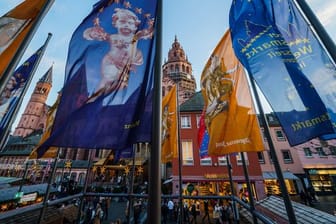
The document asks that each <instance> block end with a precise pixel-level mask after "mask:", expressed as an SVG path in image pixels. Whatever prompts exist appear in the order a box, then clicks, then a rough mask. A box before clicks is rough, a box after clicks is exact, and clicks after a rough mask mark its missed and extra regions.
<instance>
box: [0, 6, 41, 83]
mask: <svg viewBox="0 0 336 224" xmlns="http://www.w3.org/2000/svg"><path fill="white" fill-rule="evenodd" d="M46 2H47V0H26V1H24V2H22V3H21V4H19V5H17V6H16V7H15V8H14V9H12V10H11V11H9V12H7V13H6V14H5V15H3V16H1V17H0V77H1V76H2V75H3V73H4V71H5V70H6V68H7V67H8V65H9V63H11V61H12V59H13V58H14V56H15V54H16V52H17V51H18V50H20V49H22V44H23V42H24V41H25V38H26V37H27V36H28V33H29V32H30V30H31V29H32V28H33V26H34V24H35V22H36V20H37V17H38V15H39V13H40V11H41V10H42V8H43V6H44V5H45V4H46Z"/></svg>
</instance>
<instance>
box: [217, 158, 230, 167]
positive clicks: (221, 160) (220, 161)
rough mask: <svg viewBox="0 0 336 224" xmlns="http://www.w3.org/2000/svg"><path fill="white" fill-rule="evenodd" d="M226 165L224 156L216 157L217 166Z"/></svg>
mask: <svg viewBox="0 0 336 224" xmlns="http://www.w3.org/2000/svg"><path fill="white" fill-rule="evenodd" d="M227 164H228V162H227V159H226V156H220V157H218V165H219V166H226V165H227Z"/></svg>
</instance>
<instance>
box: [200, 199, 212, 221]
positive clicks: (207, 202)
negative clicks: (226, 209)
mask: <svg viewBox="0 0 336 224" xmlns="http://www.w3.org/2000/svg"><path fill="white" fill-rule="evenodd" d="M203 203H204V216H203V218H202V223H204V220H205V219H206V218H208V223H211V222H210V214H209V201H208V200H204V202H203Z"/></svg>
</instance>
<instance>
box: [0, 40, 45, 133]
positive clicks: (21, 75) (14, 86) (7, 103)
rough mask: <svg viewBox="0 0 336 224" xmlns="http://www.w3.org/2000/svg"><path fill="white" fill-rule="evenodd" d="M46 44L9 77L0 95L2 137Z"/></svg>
mask: <svg viewBox="0 0 336 224" xmlns="http://www.w3.org/2000/svg"><path fill="white" fill-rule="evenodd" d="M45 46H46V44H45V45H43V46H42V47H41V48H40V49H38V50H37V51H36V52H35V53H34V54H33V55H32V56H30V57H29V58H28V59H27V60H26V61H25V62H24V63H23V64H22V65H21V66H20V67H19V68H18V69H16V71H15V72H14V74H13V75H12V76H11V77H10V79H9V80H8V82H7V84H6V85H5V88H4V90H3V91H2V92H1V94H0V133H1V134H0V135H3V134H4V132H5V131H6V129H7V128H8V127H9V125H10V124H11V121H12V120H13V116H15V110H16V108H17V107H18V106H19V105H18V104H19V102H20V99H21V98H23V97H24V89H25V88H26V85H28V84H29V80H30V79H31V78H32V76H33V75H34V72H35V70H36V67H37V65H38V63H39V59H40V57H42V55H43V51H44V48H45Z"/></svg>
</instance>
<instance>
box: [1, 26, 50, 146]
mask: <svg viewBox="0 0 336 224" xmlns="http://www.w3.org/2000/svg"><path fill="white" fill-rule="evenodd" d="M51 37H52V34H51V33H48V37H47V39H46V41H45V42H44V44H43V48H42V49H41V50H42V51H41V54H40V55H39V58H38V59H37V62H36V63H35V65H34V67H33V69H32V71H31V75H29V76H28V80H27V82H26V84H25V86H24V87H23V90H22V93H21V94H20V97H19V99H18V103H17V104H16V106H15V108H14V112H13V114H12V116H11V118H10V121H9V122H8V125H7V126H6V127H5V131H4V132H3V134H1V136H0V139H1V141H0V149H2V148H3V147H4V146H5V143H6V141H5V139H7V136H8V135H9V133H10V129H11V127H12V124H13V123H14V121H15V119H16V115H17V114H18V112H19V109H20V106H21V104H22V101H23V98H24V95H25V94H26V92H27V90H28V88H29V86H30V83H31V81H32V79H33V76H34V74H35V72H36V70H37V67H38V66H39V64H40V62H41V59H42V56H43V55H44V52H45V50H46V48H47V46H48V43H49V41H50V38H51ZM9 77H11V75H10V76H9ZM7 82H8V80H7ZM7 82H6V84H7ZM2 91H4V90H3V89H2V90H1V91H0V92H2Z"/></svg>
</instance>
